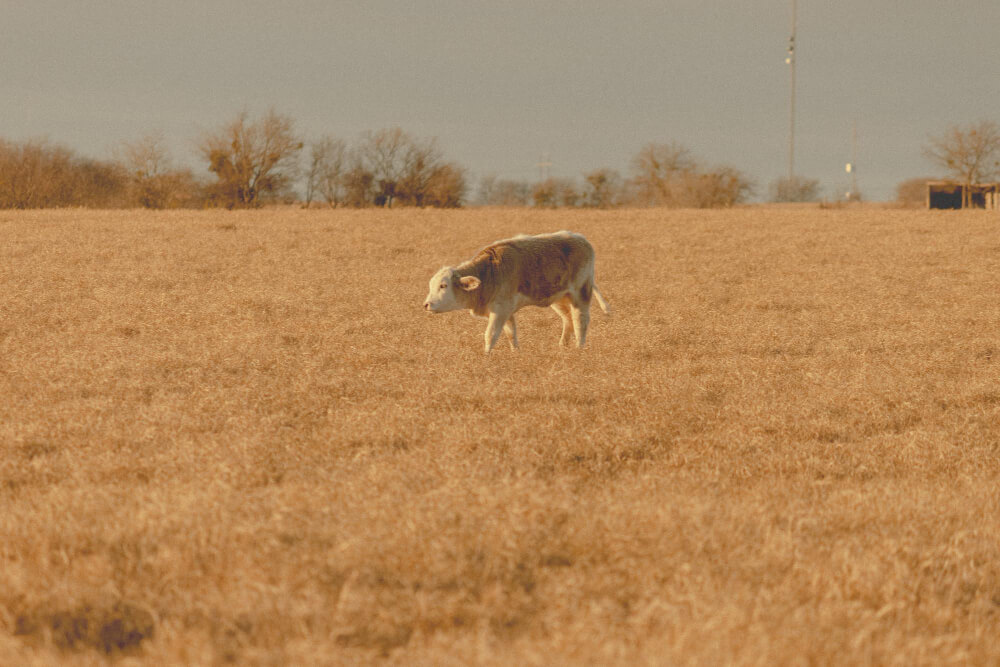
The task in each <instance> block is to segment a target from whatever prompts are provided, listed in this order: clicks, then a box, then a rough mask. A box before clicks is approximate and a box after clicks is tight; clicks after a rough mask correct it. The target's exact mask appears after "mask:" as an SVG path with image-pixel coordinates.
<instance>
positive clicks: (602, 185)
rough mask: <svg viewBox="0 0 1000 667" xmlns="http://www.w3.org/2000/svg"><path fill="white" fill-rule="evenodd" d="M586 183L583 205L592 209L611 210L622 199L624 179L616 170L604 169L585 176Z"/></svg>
mask: <svg viewBox="0 0 1000 667" xmlns="http://www.w3.org/2000/svg"><path fill="white" fill-rule="evenodd" d="M583 180H584V182H585V183H586V186H585V189H584V194H583V204H584V206H590V207H592V208H611V207H613V206H617V205H618V203H619V201H620V199H621V189H622V177H621V174H619V173H618V172H617V171H615V170H614V169H608V168H602V169H595V170H594V171H591V172H588V173H586V174H584V176H583Z"/></svg>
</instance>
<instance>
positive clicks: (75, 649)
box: [0, 208, 1000, 665]
mask: <svg viewBox="0 0 1000 667" xmlns="http://www.w3.org/2000/svg"><path fill="white" fill-rule="evenodd" d="M564 228H565V229H572V230H575V231H579V232H581V233H583V234H585V235H586V236H587V237H588V238H589V239H590V240H591V242H592V243H593V245H594V247H595V248H596V251H597V282H598V284H599V285H600V287H601V290H602V292H603V293H604V295H605V296H606V297H607V299H608V300H609V302H610V303H611V306H612V307H613V308H614V315H613V316H611V317H605V316H604V315H603V314H602V313H600V311H599V310H598V309H596V308H595V309H594V314H593V316H592V320H591V329H590V336H589V340H588V346H587V348H586V349H584V350H582V351H581V350H575V349H560V348H559V347H558V345H557V341H558V338H559V331H560V324H559V320H558V318H557V317H556V315H555V314H554V313H552V312H551V311H549V310H547V309H545V310H541V309H533V310H526V311H522V312H521V313H520V314H519V322H518V325H519V335H520V340H521V349H520V350H518V351H517V352H512V351H511V350H510V349H509V348H508V346H507V345H506V342H505V341H501V343H500V345H498V346H497V349H496V350H494V352H493V353H492V354H491V355H490V356H489V357H487V356H485V355H484V354H483V352H482V344H483V343H482V334H483V330H484V328H485V321H484V320H481V319H477V318H472V317H470V316H469V315H468V314H466V313H450V314H444V315H436V316H432V315H428V314H426V313H424V312H423V311H422V310H421V303H422V301H423V298H424V296H425V294H426V290H427V281H428V279H429V278H430V276H431V274H432V273H433V272H434V271H435V270H436V269H438V268H439V267H440V266H442V265H444V264H454V263H457V262H458V261H460V260H463V259H466V258H469V257H471V256H472V254H473V252H474V251H475V250H476V249H478V248H479V247H480V246H482V245H484V244H486V243H488V242H490V241H493V240H495V239H498V238H503V237H506V236H511V235H513V234H515V233H518V232H527V233H537V232H543V231H554V230H558V229H564ZM998 294H1000V217H998V216H997V215H996V214H995V213H987V212H965V213H961V212H956V213H928V212H923V211H920V212H913V211H893V210H879V209H858V210H839V211H836V210H831V211H823V210H819V209H814V208H780V209H779V208H773V209H772V208H747V209H738V210H731V211H717V212H701V211H655V210H654V211H611V212H580V211H578V212H555V211H553V212H547V211H525V210H469V211H451V212H442V211H431V210H425V211H420V210H399V211H377V212H376V211H301V210H291V209H290V210H281V211H256V212H239V213H237V212H224V211H215V212H163V213H150V212H139V211H122V212H117V211H116V212H95V211H82V210H81V211H76V210H74V211H38V212H24V213H16V212H0V664H3V665H15V664H17V665H30V664H52V663H61V664H100V663H103V662H105V661H108V660H111V661H116V662H119V663H122V662H123V661H125V662H139V663H143V664H157V665H160V664H221V663H226V662H233V663H237V664H262V665H278V664H357V663H378V662H389V663H395V664H406V665H460V664H483V665H493V664H497V665H523V664H535V665H564V664H566V665H568V664H593V665H598V664H600V665H604V664H674V663H680V664H706V665H707V664H720V663H722V664H725V663H732V664H750V665H753V664H757V665H773V664H851V665H855V664H906V665H912V664H949V663H976V664H990V663H991V664H996V663H998V662H1000V642H998V641H997V638H998V637H1000V490H998V483H1000V376H998V375H1000V374H998V370H1000V299H998Z"/></svg>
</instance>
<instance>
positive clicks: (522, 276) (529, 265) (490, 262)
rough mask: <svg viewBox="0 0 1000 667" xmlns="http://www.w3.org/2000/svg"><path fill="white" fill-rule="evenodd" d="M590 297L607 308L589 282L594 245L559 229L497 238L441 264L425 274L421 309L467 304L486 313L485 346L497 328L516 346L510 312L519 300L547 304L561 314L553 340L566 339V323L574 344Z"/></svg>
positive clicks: (582, 336)
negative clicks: (428, 278)
mask: <svg viewBox="0 0 1000 667" xmlns="http://www.w3.org/2000/svg"><path fill="white" fill-rule="evenodd" d="M591 297H593V298H596V299H597V303H598V305H599V306H600V307H601V310H603V311H604V312H605V313H610V312H611V310H610V308H609V306H608V302H607V301H605V300H604V297H603V296H602V295H601V293H600V292H599V291H598V289H597V286H596V285H595V284H594V248H593V247H592V246H591V245H590V243H589V242H588V241H587V239H585V238H584V237H583V236H581V235H580V234H574V233H573V232H565V231H563V232H555V233H554V234H539V235H538V236H523V235H522V236H515V237H514V238H512V239H506V240H503V241H497V242H496V243H492V244H490V245H488V246H486V247H485V248H483V249H482V250H480V251H479V253H478V254H477V255H476V256H475V257H474V258H472V259H470V260H468V261H466V262H462V263H461V264H459V265H458V266H446V267H444V268H443V269H441V270H440V271H438V272H437V273H435V274H434V277H433V278H431V281H430V289H429V292H428V294H427V299H426V300H425V301H424V310H427V311H428V312H431V313H445V312H448V311H451V310H469V311H470V312H471V313H472V314H473V315H478V316H480V317H487V318H489V322H488V324H487V325H486V351H487V352H489V351H490V350H492V349H493V347H494V346H495V345H496V344H497V340H499V338H500V331H501V330H502V331H504V332H506V333H507V336H508V338H509V339H510V345H511V348H516V347H517V323H516V322H515V320H514V313H515V312H517V311H518V310H520V309H521V308H524V307H525V306H542V307H544V306H549V307H551V308H552V309H553V310H554V311H556V313H558V314H559V317H561V318H562V322H563V329H562V337H561V338H560V339H559V344H560V345H565V344H566V341H567V338H568V335H569V330H570V326H572V327H573V331H574V333H575V335H576V346H577V347H583V344H584V343H585V342H586V340H587V325H588V324H589V322H590V301H591Z"/></svg>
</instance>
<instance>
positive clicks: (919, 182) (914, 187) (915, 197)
mask: <svg viewBox="0 0 1000 667" xmlns="http://www.w3.org/2000/svg"><path fill="white" fill-rule="evenodd" d="M931 180H934V179H932V178H908V179H906V180H905V181H903V182H901V183H898V184H897V185H896V201H897V202H898V203H899V205H900V206H902V207H903V208H918V207H924V206H926V204H927V181H931Z"/></svg>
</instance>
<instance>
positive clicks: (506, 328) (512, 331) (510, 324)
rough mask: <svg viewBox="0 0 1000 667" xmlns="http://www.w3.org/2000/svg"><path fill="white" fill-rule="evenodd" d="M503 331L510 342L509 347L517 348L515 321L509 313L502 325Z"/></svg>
mask: <svg viewBox="0 0 1000 667" xmlns="http://www.w3.org/2000/svg"><path fill="white" fill-rule="evenodd" d="M503 332H504V333H505V334H507V341H508V342H509V343H510V349H512V350H516V349H517V322H516V321H514V316H513V315H511V316H510V318H509V319H508V320H507V323H506V324H504V325H503Z"/></svg>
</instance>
